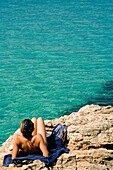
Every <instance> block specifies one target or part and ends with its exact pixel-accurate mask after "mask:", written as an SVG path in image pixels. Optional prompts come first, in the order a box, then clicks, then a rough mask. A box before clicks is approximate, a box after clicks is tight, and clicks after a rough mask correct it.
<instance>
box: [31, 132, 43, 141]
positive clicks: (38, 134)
mask: <svg viewBox="0 0 113 170" xmlns="http://www.w3.org/2000/svg"><path fill="white" fill-rule="evenodd" d="M41 138H42V135H41V134H40V133H37V134H36V135H34V136H33V137H32V141H34V140H40V139H41Z"/></svg>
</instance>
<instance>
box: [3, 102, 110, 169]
mask: <svg viewBox="0 0 113 170" xmlns="http://www.w3.org/2000/svg"><path fill="white" fill-rule="evenodd" d="M57 123H61V124H66V126H67V138H68V144H67V147H68V148H69V149H70V152H69V153H68V154H67V153H64V154H62V155H61V156H60V157H59V158H58V159H57V162H56V163H54V164H53V167H49V169H53V170H56V169H69V170H71V169H76V170H85V169H89V170H100V169H101V170H105V169H109V170H113V107H112V106H98V105H86V106H84V107H82V108H81V109H80V110H79V111H78V112H73V113H71V114H70V115H69V116H67V115H65V116H62V117H60V118H59V119H58V118H57V119H54V120H45V125H46V131H47V133H51V132H52V130H53V128H54V127H55V125H56V124H57ZM15 134H20V130H19V129H18V130H17V131H16V132H15ZM12 143H13V136H10V137H9V138H8V139H7V140H6V142H4V143H3V145H2V146H1V147H0V169H12V170H13V169H18V170H20V169H21V170H22V169H23V170H24V169H35V170H36V169H41V170H46V169H48V168H47V167H46V166H45V164H44V163H42V162H41V161H39V160H36V161H33V162H32V163H29V164H28V165H23V166H22V167H14V165H12V164H11V165H10V167H9V168H5V167H2V161H3V157H4V155H5V154H8V153H12Z"/></svg>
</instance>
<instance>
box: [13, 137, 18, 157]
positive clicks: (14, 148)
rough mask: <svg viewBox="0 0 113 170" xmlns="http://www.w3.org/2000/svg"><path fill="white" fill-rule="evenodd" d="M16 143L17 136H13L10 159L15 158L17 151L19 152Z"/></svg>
mask: <svg viewBox="0 0 113 170" xmlns="http://www.w3.org/2000/svg"><path fill="white" fill-rule="evenodd" d="M18 143H19V139H18V135H15V136H14V143H13V152H12V159H14V158H16V157H17V154H18V150H19V148H18Z"/></svg>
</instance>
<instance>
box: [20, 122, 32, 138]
mask: <svg viewBox="0 0 113 170" xmlns="http://www.w3.org/2000/svg"><path fill="white" fill-rule="evenodd" d="M33 130H34V123H33V122H32V121H31V120H30V119H24V120H23V121H22V122H21V124H20V131H21V132H22V134H23V136H24V137H25V138H27V139H30V138H31V137H32V132H33Z"/></svg>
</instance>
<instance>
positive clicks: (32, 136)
mask: <svg viewBox="0 0 113 170" xmlns="http://www.w3.org/2000/svg"><path fill="white" fill-rule="evenodd" d="M20 131H21V133H22V135H23V136H20V135H15V137H14V143H13V152H12V159H14V158H16V157H17V156H20V155H21V156H24V155H28V154H36V153H42V154H43V156H49V152H48V150H47V138H46V131H45V125H44V121H43V119H42V118H41V117H40V118H38V119H36V118H32V120H30V119H24V120H23V121H22V122H21V124H20Z"/></svg>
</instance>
